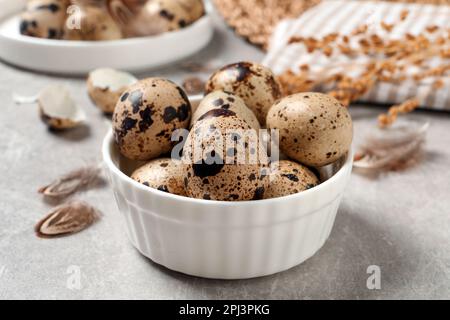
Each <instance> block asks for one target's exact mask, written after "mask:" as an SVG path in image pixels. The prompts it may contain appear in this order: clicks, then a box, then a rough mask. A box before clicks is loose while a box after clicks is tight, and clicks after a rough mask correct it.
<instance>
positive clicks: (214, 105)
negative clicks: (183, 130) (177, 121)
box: [191, 91, 260, 130]
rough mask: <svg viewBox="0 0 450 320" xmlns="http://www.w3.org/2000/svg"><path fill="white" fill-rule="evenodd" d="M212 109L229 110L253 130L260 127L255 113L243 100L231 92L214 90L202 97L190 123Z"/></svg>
mask: <svg viewBox="0 0 450 320" xmlns="http://www.w3.org/2000/svg"><path fill="white" fill-rule="evenodd" d="M212 109H227V110H231V111H233V112H235V113H236V115H237V116H238V117H239V118H241V119H242V120H245V121H246V122H247V123H248V124H249V125H250V126H251V127H252V128H254V129H255V130H259V129H260V126H259V122H258V119H257V118H256V116H255V114H254V113H253V112H252V111H251V110H250V109H249V108H247V106H246V105H245V103H244V101H243V100H242V99H241V98H239V97H238V96H236V95H234V94H233V93H231V92H224V91H214V92H211V93H210V94H208V95H207V96H206V97H204V98H203V99H202V101H201V102H200V104H199V106H198V107H197V109H196V110H195V112H194V114H193V115H192V120H191V124H192V125H193V124H194V123H195V122H196V121H197V120H198V118H200V117H201V116H202V115H203V114H205V113H206V112H208V111H209V110H212Z"/></svg>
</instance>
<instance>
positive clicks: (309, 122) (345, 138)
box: [267, 92, 353, 166]
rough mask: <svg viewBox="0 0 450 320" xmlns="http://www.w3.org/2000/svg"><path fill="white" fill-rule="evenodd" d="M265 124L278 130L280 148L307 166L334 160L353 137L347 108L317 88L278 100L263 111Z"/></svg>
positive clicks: (347, 146)
mask: <svg viewBox="0 0 450 320" xmlns="http://www.w3.org/2000/svg"><path fill="white" fill-rule="evenodd" d="M267 127H268V128H270V129H277V130H278V131H279V146H280V149H281V151H282V152H284V153H285V154H286V155H287V156H288V157H289V158H291V159H293V160H296V161H298V162H300V163H303V164H305V165H309V166H324V165H327V164H330V163H332V162H334V161H336V160H337V159H339V158H340V157H342V156H343V155H344V154H345V153H346V152H347V151H348V150H349V149H350V145H351V143H352V139H353V125H352V119H351V117H350V114H349V112H348V110H347V109H346V108H345V107H344V106H343V105H342V104H341V103H340V102H339V101H337V100H336V99H335V98H333V97H331V96H329V95H326V94H322V93H317V92H305V93H298V94H294V95H291V96H288V97H285V98H283V99H281V100H280V101H278V102H277V103H276V104H275V105H273V107H272V108H271V109H270V111H269V113H268V115H267Z"/></svg>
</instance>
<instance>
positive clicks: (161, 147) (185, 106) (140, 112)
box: [113, 78, 191, 160]
mask: <svg viewBox="0 0 450 320" xmlns="http://www.w3.org/2000/svg"><path fill="white" fill-rule="evenodd" d="M127 92H129V95H128V97H127V98H125V99H124V100H123V101H122V99H120V101H119V102H118V103H117V105H116V108H115V111H114V115H113V130H114V131H115V132H116V136H118V137H119V138H120V139H119V140H120V141H118V142H119V143H118V145H119V150H120V152H121V153H122V154H123V155H124V156H126V157H128V158H130V159H136V160H151V159H154V158H156V157H158V156H160V155H162V154H165V153H167V152H169V151H170V150H171V149H172V146H173V142H172V141H171V135H172V133H173V132H174V131H175V130H176V129H183V128H187V126H188V124H189V120H190V116H191V106H190V104H189V101H187V100H186V99H185V98H184V95H182V94H181V93H180V91H179V87H178V86H177V85H176V84H174V83H173V82H171V81H168V80H165V79H160V78H148V79H144V80H141V81H139V82H137V83H135V84H133V85H131V86H130V87H129V88H128V90H127ZM169 118H170V119H169ZM168 120H170V121H168Z"/></svg>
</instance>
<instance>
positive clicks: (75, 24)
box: [64, 5, 123, 41]
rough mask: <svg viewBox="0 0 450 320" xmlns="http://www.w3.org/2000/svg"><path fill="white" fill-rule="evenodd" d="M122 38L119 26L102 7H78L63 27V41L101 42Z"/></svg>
mask: <svg viewBox="0 0 450 320" xmlns="http://www.w3.org/2000/svg"><path fill="white" fill-rule="evenodd" d="M122 37H123V35H122V31H121V30H120V27H119V25H118V24H117V23H116V22H115V21H114V20H113V18H112V17H111V15H110V14H109V13H108V11H107V10H106V8H105V7H103V6H96V5H85V6H79V7H78V9H77V11H75V12H74V13H73V14H71V15H69V16H68V17H67V21H66V23H65V25H64V39H65V40H83V41H101V40H117V39H121V38H122Z"/></svg>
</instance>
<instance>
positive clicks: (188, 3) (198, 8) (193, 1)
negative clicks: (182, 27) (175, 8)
mask: <svg viewBox="0 0 450 320" xmlns="http://www.w3.org/2000/svg"><path fill="white" fill-rule="evenodd" d="M175 1H177V2H178V3H179V4H180V5H181V6H182V7H183V8H184V10H186V11H187V12H189V13H190V20H189V21H190V22H194V21H196V20H198V19H200V18H201V17H202V16H203V15H204V14H205V6H204V5H203V1H202V0H175Z"/></svg>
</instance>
